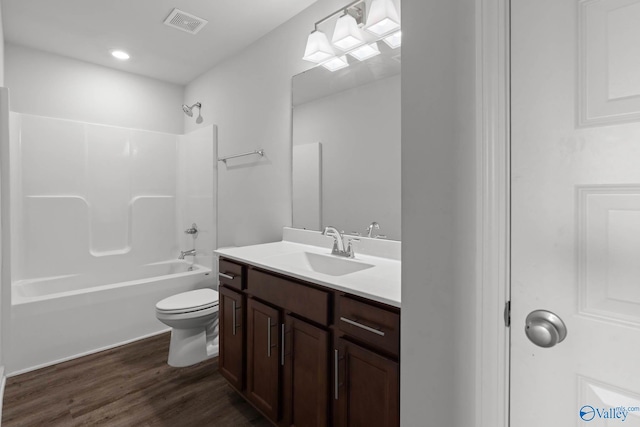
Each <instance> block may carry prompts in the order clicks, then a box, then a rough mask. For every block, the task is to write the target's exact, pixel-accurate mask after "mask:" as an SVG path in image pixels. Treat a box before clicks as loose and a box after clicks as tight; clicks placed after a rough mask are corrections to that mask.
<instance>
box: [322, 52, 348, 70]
mask: <svg viewBox="0 0 640 427" xmlns="http://www.w3.org/2000/svg"><path fill="white" fill-rule="evenodd" d="M322 66H323V67H324V68H326V69H327V70H329V71H331V72H332V73H333V72H334V71H338V70H341V69H343V68H346V67H348V66H349V62H348V61H347V57H346V56H345V55H342V56H336V57H334V58H331V59H330V60H328V61H327V62H323V63H322Z"/></svg>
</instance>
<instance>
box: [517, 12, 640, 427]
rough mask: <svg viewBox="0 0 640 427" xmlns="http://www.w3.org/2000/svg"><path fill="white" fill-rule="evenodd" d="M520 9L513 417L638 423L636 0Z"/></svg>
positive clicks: (567, 425) (639, 91)
mask: <svg viewBox="0 0 640 427" xmlns="http://www.w3.org/2000/svg"><path fill="white" fill-rule="evenodd" d="M511 19H512V20H511V37H512V39H511V61H512V63H511V84H512V88H511V90H512V98H511V102H512V123H511V126H512V148H511V151H512V152H511V167H512V170H511V172H512V177H511V185H512V193H511V200H512V206H511V215H512V216H511V220H512V241H511V242H512V264H511V292H512V295H511V296H512V323H511V363H512V365H511V403H510V414H511V415H510V418H511V427H571V426H594V427H595V426H620V427H629V426H640V0H512V1H511ZM540 309H541V310H547V311H549V312H552V313H554V314H556V315H557V316H558V317H559V318H560V319H561V320H562V321H563V322H564V324H565V325H566V328H567V335H566V338H565V339H564V341H562V342H560V343H558V344H556V345H555V346H553V347H548V348H544V347H540V346H537V345H536V344H534V343H533V342H532V341H530V340H529V338H528V337H527V336H526V335H525V321H526V318H527V315H528V314H529V313H531V312H533V311H535V310H540ZM556 329H557V328H556V327H554V326H551V325H550V323H549V322H546V321H545V320H544V319H540V320H537V321H536V322H534V323H532V324H531V325H530V329H529V332H532V333H533V334H534V335H536V336H537V338H538V339H539V341H541V343H542V344H545V345H549V344H552V343H553V341H554V339H555V337H554V334H555V332H554V331H555V330H556Z"/></svg>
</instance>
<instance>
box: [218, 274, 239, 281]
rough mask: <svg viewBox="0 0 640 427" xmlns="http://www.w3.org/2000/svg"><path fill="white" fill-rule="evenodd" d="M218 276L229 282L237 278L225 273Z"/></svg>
mask: <svg viewBox="0 0 640 427" xmlns="http://www.w3.org/2000/svg"><path fill="white" fill-rule="evenodd" d="M218 276H220V277H222V278H223V279H228V280H233V279H235V278H236V276H232V275H230V274H224V273H218Z"/></svg>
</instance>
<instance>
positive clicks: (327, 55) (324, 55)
mask: <svg viewBox="0 0 640 427" xmlns="http://www.w3.org/2000/svg"><path fill="white" fill-rule="evenodd" d="M334 56H335V53H334V52H333V48H332V47H331V44H329V39H327V35H326V34H325V33H323V32H322V31H318V29H317V28H316V29H315V30H314V31H313V32H312V33H311V34H309V38H308V39H307V48H306V49H305V51H304V56H303V57H302V59H304V60H305V61H310V62H315V63H316V64H320V63H322V62H325V61H326V60H328V59H331V58H333V57H334Z"/></svg>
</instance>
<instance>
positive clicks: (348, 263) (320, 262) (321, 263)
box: [269, 252, 373, 276]
mask: <svg viewBox="0 0 640 427" xmlns="http://www.w3.org/2000/svg"><path fill="white" fill-rule="evenodd" d="M269 261H270V262H272V263H273V265H274V266H276V265H277V266H282V267H290V268H296V269H303V270H308V271H313V272H316V273H322V274H327V275H329V276H344V275H345V274H351V273H355V272H357V271H361V270H366V269H367V268H371V267H373V264H367V263H365V262H360V261H355V260H352V259H349V258H339V257H337V256H335V255H323V254H317V253H313V252H293V253H289V254H282V255H276V256H273V257H270V258H269Z"/></svg>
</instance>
